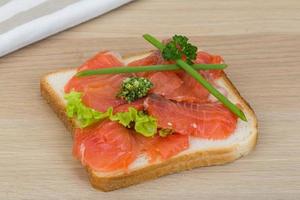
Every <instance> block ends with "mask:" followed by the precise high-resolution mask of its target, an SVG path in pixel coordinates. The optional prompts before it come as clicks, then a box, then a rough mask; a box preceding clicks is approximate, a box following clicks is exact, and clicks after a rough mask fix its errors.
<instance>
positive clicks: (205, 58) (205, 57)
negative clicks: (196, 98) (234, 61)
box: [195, 51, 224, 80]
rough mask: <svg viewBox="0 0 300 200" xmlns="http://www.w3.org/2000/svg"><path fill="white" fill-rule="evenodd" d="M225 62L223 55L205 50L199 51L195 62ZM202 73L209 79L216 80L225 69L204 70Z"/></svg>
mask: <svg viewBox="0 0 300 200" xmlns="http://www.w3.org/2000/svg"><path fill="white" fill-rule="evenodd" d="M223 62H224V60H223V58H222V57H221V56H218V55H211V54H208V53H206V52H204V51H199V52H198V53H197V58H196V60H195V63H197V64H201V63H203V64H221V63H223ZM202 74H203V75H204V76H205V77H206V78H207V79H210V80H214V79H217V78H219V77H221V76H222V74H223V70H203V71H202Z"/></svg>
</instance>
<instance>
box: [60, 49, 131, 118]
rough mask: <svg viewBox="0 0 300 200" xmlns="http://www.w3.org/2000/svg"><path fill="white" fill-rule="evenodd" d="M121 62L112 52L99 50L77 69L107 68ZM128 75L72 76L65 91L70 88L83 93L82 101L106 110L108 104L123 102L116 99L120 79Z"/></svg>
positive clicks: (115, 104) (96, 108)
mask: <svg viewBox="0 0 300 200" xmlns="http://www.w3.org/2000/svg"><path fill="white" fill-rule="evenodd" d="M122 65H123V63H122V61H121V60H120V59H119V57H118V56H117V55H115V54H114V53H112V52H108V51H106V52H100V53H98V54H97V55H96V56H94V57H93V58H91V59H90V60H88V61H87V62H86V63H85V64H83V65H82V66H81V67H80V68H79V71H82V70H86V69H96V68H104V67H105V68H109V67H116V66H122ZM126 77H128V75H125V74H112V75H111V74H108V75H97V76H87V77H75V76H74V77H72V78H71V79H70V80H69V82H68V83H67V85H66V86H65V92H66V93H68V92H71V91H72V90H74V91H77V92H81V93H82V94H83V97H82V100H83V103H84V104H85V105H87V106H89V107H91V108H94V109H95V110H98V111H101V112H103V111H106V109H107V108H108V107H110V106H112V107H115V106H119V105H121V104H124V103H125V101H123V100H121V99H117V98H116V95H117V93H118V91H119V88H120V85H121V83H122V81H123V80H124V79H125V78H126Z"/></svg>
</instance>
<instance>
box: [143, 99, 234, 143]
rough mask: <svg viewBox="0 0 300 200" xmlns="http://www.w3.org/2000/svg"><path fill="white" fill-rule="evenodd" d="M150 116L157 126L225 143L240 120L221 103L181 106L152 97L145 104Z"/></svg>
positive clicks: (185, 104) (178, 103) (179, 103)
mask: <svg viewBox="0 0 300 200" xmlns="http://www.w3.org/2000/svg"><path fill="white" fill-rule="evenodd" d="M145 107H146V109H147V111H148V114H150V115H152V116H154V117H155V118H156V119H157V120H158V126H159V127H161V128H169V129H172V130H173V131H175V132H177V133H180V134H183V135H192V136H196V137H200V138H205V139H214V140H218V139H225V138H227V137H229V136H230V135H231V134H232V133H233V131H234V130H235V128H236V122H237V117H236V116H235V115H234V114H233V113H231V112H230V111H229V110H228V109H227V108H225V107H224V106H223V105H221V104H219V103H211V102H209V103H201V104H191V103H181V102H174V101H171V100H168V99H165V98H163V97H161V96H159V95H155V94H150V95H148V97H147V99H146V100H145Z"/></svg>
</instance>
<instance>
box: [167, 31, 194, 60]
mask: <svg viewBox="0 0 300 200" xmlns="http://www.w3.org/2000/svg"><path fill="white" fill-rule="evenodd" d="M188 40H189V39H188V38H187V37H185V36H182V35H174V36H173V37H172V40H171V41H169V42H168V43H167V44H166V46H165V48H164V49H163V51H162V55H163V57H164V58H165V59H166V60H176V59H181V58H183V57H185V58H186V62H187V63H188V64H190V65H191V64H193V60H195V59H196V56H197V50H198V49H197V47H196V46H194V45H192V44H191V43H189V42H188Z"/></svg>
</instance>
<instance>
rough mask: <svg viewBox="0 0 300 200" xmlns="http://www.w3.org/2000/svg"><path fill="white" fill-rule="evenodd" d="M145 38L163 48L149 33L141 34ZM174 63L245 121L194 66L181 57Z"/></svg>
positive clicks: (243, 115)
mask: <svg viewBox="0 0 300 200" xmlns="http://www.w3.org/2000/svg"><path fill="white" fill-rule="evenodd" d="M143 37H144V38H145V40H147V41H148V42H150V43H151V44H152V45H153V46H155V47H156V48H158V49H159V50H160V51H162V50H163V49H164V45H163V44H162V43H161V42H160V41H159V40H157V39H156V38H154V37H153V36H151V35H149V34H145V35H143ZM176 64H177V65H179V66H180V67H181V68H182V69H184V70H185V71H186V72H187V73H188V74H190V75H191V76H192V77H193V78H194V79H196V80H197V81H198V82H199V83H200V84H201V85H202V86H203V87H205V88H206V89H207V90H208V91H209V92H210V93H211V94H212V95H213V96H215V97H216V98H217V99H218V100H219V101H220V102H222V103H223V104H224V106H226V107H227V108H228V109H229V110H230V111H231V112H233V113H234V114H235V115H237V116H238V117H239V118H240V119H242V120H243V121H247V118H246V116H245V114H244V113H243V111H242V110H240V109H239V108H238V107H237V106H236V105H235V104H233V103H232V102H231V101H229V100H228V99H227V98H226V97H225V96H224V95H223V94H222V93H220V92H219V91H218V90H217V89H216V88H214V86H212V85H211V84H210V83H209V82H208V81H207V80H205V78H203V76H202V75H201V74H199V73H198V72H197V71H196V70H195V69H194V68H192V67H191V66H190V65H189V64H187V63H186V62H185V61H183V60H182V59H177V60H176Z"/></svg>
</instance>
